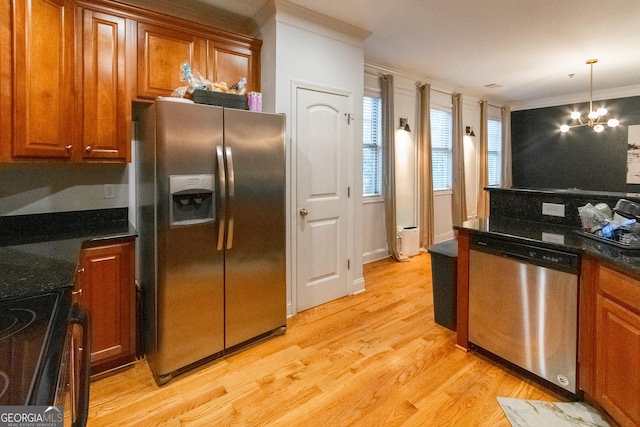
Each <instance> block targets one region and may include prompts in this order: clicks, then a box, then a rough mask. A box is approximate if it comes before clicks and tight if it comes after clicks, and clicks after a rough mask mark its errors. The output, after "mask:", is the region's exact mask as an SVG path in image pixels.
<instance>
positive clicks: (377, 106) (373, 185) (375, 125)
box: [362, 96, 382, 196]
mask: <svg viewBox="0 0 640 427" xmlns="http://www.w3.org/2000/svg"><path fill="white" fill-rule="evenodd" d="M362 126H363V129H362V139H363V144H362V193H363V196H379V195H380V194H381V192H382V189H381V187H382V100H381V99H380V98H377V97H370V96H365V97H364V104H363V114H362Z"/></svg>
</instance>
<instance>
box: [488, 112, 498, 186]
mask: <svg viewBox="0 0 640 427" xmlns="http://www.w3.org/2000/svg"><path fill="white" fill-rule="evenodd" d="M487 132H488V141H487V142H488V148H487V149H488V156H487V161H488V170H489V182H488V184H489V185H499V184H500V169H501V167H500V166H501V165H500V163H501V161H500V159H501V157H502V156H501V152H502V122H501V121H500V120H491V119H489V120H488V123H487Z"/></svg>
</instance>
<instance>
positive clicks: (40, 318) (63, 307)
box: [0, 292, 69, 406]
mask: <svg viewBox="0 0 640 427" xmlns="http://www.w3.org/2000/svg"><path fill="white" fill-rule="evenodd" d="M67 294H68V293H65V292H50V293H45V294H41V295H37V296H32V297H25V298H20V299H14V300H9V301H2V302H0V406H17V405H51V404H53V403H54V399H55V392H56V384H57V381H58V375H59V372H60V365H61V361H62V358H63V349H64V337H65V329H66V324H67V319H68V316H69V297H68V295H67Z"/></svg>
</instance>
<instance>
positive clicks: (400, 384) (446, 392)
mask: <svg viewBox="0 0 640 427" xmlns="http://www.w3.org/2000/svg"><path fill="white" fill-rule="evenodd" d="M364 277H365V283H366V288H367V290H366V292H364V293H362V294H359V295H355V296H347V297H344V298H341V299H339V300H336V301H333V302H330V303H327V304H324V305H322V306H319V307H315V308H313V309H310V310H307V311H304V312H302V313H300V314H298V315H296V316H294V317H292V318H291V319H289V320H288V322H287V324H288V330H287V333H286V334H285V335H284V336H281V337H278V338H275V339H272V340H270V341H267V342H265V343H262V344H260V345H258V346H255V347H253V348H250V349H248V350H246V351H244V352H241V353H238V354H236V355H233V356H230V357H227V358H225V359H223V360H219V361H217V362H213V363H209V364H207V365H205V366H203V367H201V368H198V369H196V370H195V371H192V372H190V373H187V374H185V375H182V376H181V377H178V378H176V379H174V380H173V381H172V382H170V383H169V384H167V385H165V386H163V387H158V386H157V385H156V384H155V382H154V380H153V378H152V375H151V372H150V370H149V367H148V365H147V363H146V362H145V361H141V362H138V363H137V364H136V365H135V366H134V367H133V368H132V369H129V370H127V371H124V372H121V373H119V374H117V375H114V376H111V377H107V378H104V379H101V380H99V381H96V382H94V383H92V384H91V387H92V388H91V405H90V411H89V426H138V425H139V426H156V425H158V426H160V425H162V426H179V425H185V426H201V425H202V426H226V425H239V426H263V425H284V426H351V425H357V426H376V425H384V426H397V425H405V426H509V425H510V424H509V422H508V421H507V419H506V417H505V416H504V414H503V412H502V410H501V409H500V406H499V405H498V402H497V400H496V397H498V396H506V397H516V398H527V399H538V400H563V399H562V398H561V397H559V396H557V395H554V394H553V393H551V392H549V391H547V390H545V389H544V388H542V387H541V386H539V385H537V384H536V383H532V382H531V381H529V380H526V379H523V378H522V377H519V376H517V375H516V374H514V373H513V372H510V371H508V370H506V369H504V368H501V367H499V366H497V365H495V364H494V363H492V362H490V361H488V360H486V359H485V358H483V357H481V356H479V355H477V354H475V353H473V352H471V353H465V352H463V351H461V350H459V349H456V348H455V347H454V344H455V333H454V332H451V331H449V330H448V329H446V328H444V327H442V326H439V325H437V324H435V323H434V318H433V297H432V291H431V263H430V257H429V255H428V254H421V255H419V256H416V257H413V258H411V259H410V261H409V262H402V263H397V262H392V261H390V260H382V261H378V262H374V263H371V264H367V265H365V272H364ZM194 315H197V313H194Z"/></svg>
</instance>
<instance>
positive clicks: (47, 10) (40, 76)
mask: <svg viewBox="0 0 640 427" xmlns="http://www.w3.org/2000/svg"><path fill="white" fill-rule="evenodd" d="M12 27H13V31H14V43H15V45H14V50H13V54H12V63H13V86H14V93H13V135H14V138H13V147H12V155H13V157H18V158H20V157H27V158H28V157H36V158H37V157H44V158H64V159H67V158H71V151H72V148H73V145H74V126H73V125H74V120H73V119H74V110H75V103H74V99H75V97H74V9H73V3H71V2H70V1H66V0H20V1H14V2H13V3H12Z"/></svg>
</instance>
